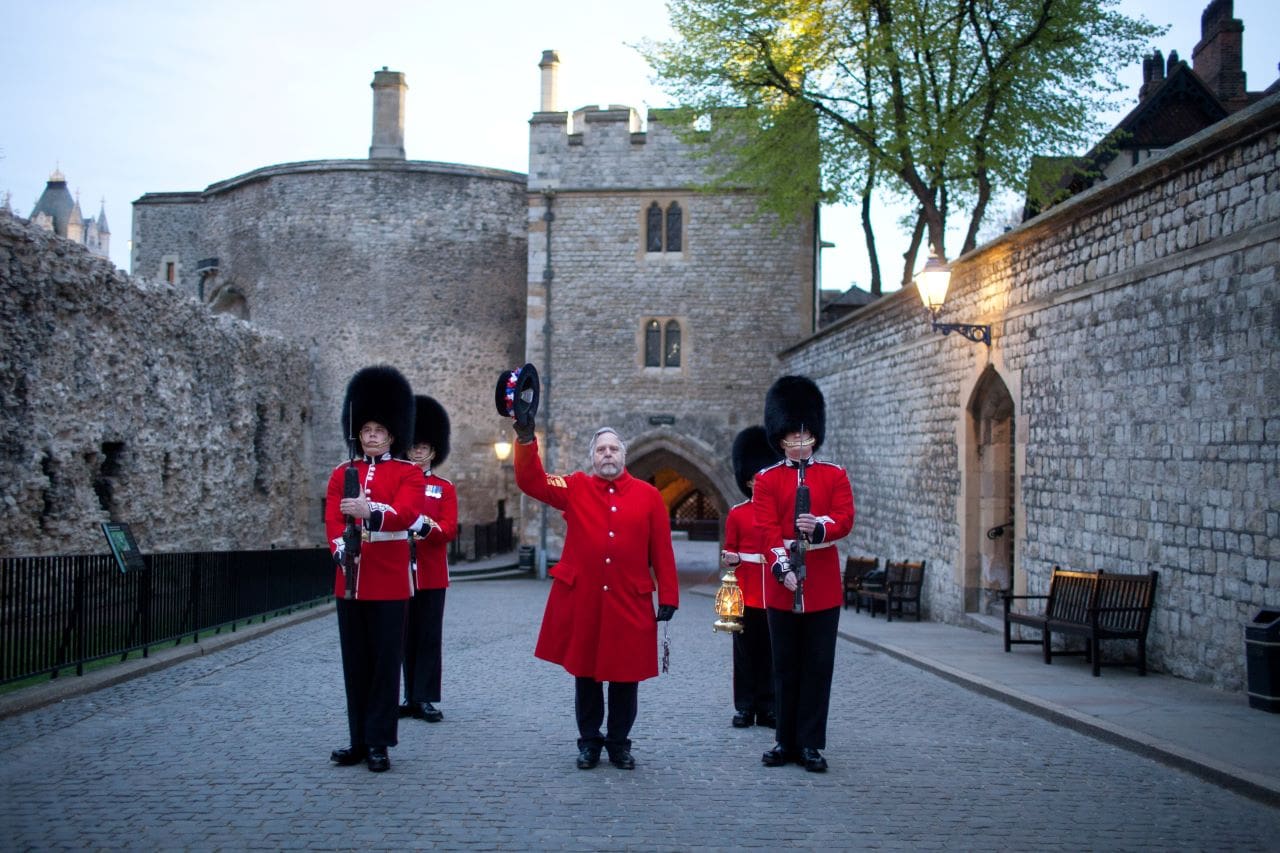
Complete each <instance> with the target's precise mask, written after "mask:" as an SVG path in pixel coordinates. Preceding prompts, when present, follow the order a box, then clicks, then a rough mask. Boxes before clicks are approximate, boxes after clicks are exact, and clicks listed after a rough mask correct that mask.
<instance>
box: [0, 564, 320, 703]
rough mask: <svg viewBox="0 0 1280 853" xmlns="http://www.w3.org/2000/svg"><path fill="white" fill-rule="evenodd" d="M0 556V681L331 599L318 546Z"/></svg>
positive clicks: (79, 666)
mask: <svg viewBox="0 0 1280 853" xmlns="http://www.w3.org/2000/svg"><path fill="white" fill-rule="evenodd" d="M145 562H146V568H145V569H142V570H140V571H131V572H121V571H120V569H119V567H118V564H117V563H116V561H115V559H114V558H113V557H111V555H109V554H104V555H92V554H90V555H79V556H68V557H4V558H0V684H4V683H7V682H10V681H16V680H19V679H23V678H29V677H31V676H36V675H45V674H50V675H52V676H53V677H55V678H56V677H57V675H58V671H59V670H62V669H68V668H70V667H75V670H76V674H77V675H83V674H84V665H85V664H86V663H88V662H90V661H95V660H101V659H104V658H108V657H112V656H115V655H120V656H121V660H124V659H125V658H127V657H128V655H129V653H131V652H135V651H140V652H142V655H143V656H144V657H145V656H146V655H147V651H148V649H149V648H150V647H151V646H155V645H159V644H162V643H169V642H174V641H178V642H181V641H182V640H183V639H184V638H185V637H187V636H190V637H191V638H192V640H193V641H194V640H196V639H197V638H198V634H199V633H200V632H201V631H207V630H212V629H220V628H223V627H226V626H231V628H232V630H234V628H235V625H236V623H237V622H245V621H247V620H250V619H252V618H254V617H257V616H262V617H263V618H264V619H265V618H266V617H267V616H271V615H275V614H279V613H286V612H290V611H292V610H294V609H296V608H298V607H304V606H311V605H315V604H318V603H321V602H323V601H324V600H326V599H327V598H329V597H330V596H332V595H333V573H334V568H333V559H332V558H331V557H330V556H329V551H328V550H327V549H324V548H306V549H297V550H278V551H231V552H199V553H182V554H149V555H147V556H146V557H145Z"/></svg>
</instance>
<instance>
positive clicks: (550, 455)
mask: <svg viewBox="0 0 1280 853" xmlns="http://www.w3.org/2000/svg"><path fill="white" fill-rule="evenodd" d="M555 200H556V194H555V191H554V190H543V191H542V204H543V210H542V221H543V222H545V223H546V231H547V245H546V265H545V266H543V268H542V287H543V291H544V293H545V297H544V299H545V300H546V301H545V304H544V315H543V320H542V371H541V373H540V375H541V377H542V400H541V403H540V405H539V409H540V410H541V411H542V412H543V413H545V414H544V417H543V421H542V425H543V429H544V430H545V431H546V432H545V435H546V437H547V457H546V467H547V470H548V471H555V470H556V449H555V448H556V439H555V435H556V433H555V430H554V429H553V421H552V413H553V412H554V409H553V408H552V406H551V390H552V387H553V386H554V384H555V383H554V380H553V379H552V373H553V372H552V370H551V342H552V334H551V332H552V327H551V280H552V279H553V278H555V273H554V272H553V271H552V268H551V223H553V222H555V219H556V215H555V212H554V211H553V210H552V207H553V206H554V205H555ZM539 503H540V505H541V515H540V516H539V521H538V579H539V580H546V579H547V512H548V507H547V505H546V504H545V503H542V502H539Z"/></svg>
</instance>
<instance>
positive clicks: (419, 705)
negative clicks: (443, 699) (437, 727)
mask: <svg viewBox="0 0 1280 853" xmlns="http://www.w3.org/2000/svg"><path fill="white" fill-rule="evenodd" d="M413 718H414V719H415V720H426V721H427V722H428V723H438V722H440V721H441V720H443V719H444V714H443V713H441V711H440V709H439V708H437V707H436V706H435V705H432V704H431V703H430V702H414V703H413Z"/></svg>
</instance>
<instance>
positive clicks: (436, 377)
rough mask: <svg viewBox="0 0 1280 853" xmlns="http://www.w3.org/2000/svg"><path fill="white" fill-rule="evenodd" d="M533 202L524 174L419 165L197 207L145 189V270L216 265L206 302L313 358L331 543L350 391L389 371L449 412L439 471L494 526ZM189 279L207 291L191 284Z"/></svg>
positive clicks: (316, 174) (252, 191)
mask: <svg viewBox="0 0 1280 853" xmlns="http://www.w3.org/2000/svg"><path fill="white" fill-rule="evenodd" d="M184 196H185V197H186V198H188V202H187V203H186V205H183V204H182V203H181V200H182V198H183V197H184ZM524 206H525V178H524V176H523V175H519V174H515V173H511V172H503V171H498V170H493V169H481V168H476V167H469V166H457V165H452V164H443V163H427V162H417V161H386V160H379V161H369V160H340V161H319V162H310V163H292V164H284V165H280V166H272V167H267V168H264V169H259V170H256V171H254V172H250V173H248V174H246V175H241V176H238V177H236V178H232V179H230V180H227V181H223V182H221V183H217V184H214V185H212V186H210V187H209V188H208V189H207V190H205V191H204V192H203V193H200V194H198V197H197V198H195V199H191V198H190V195H189V194H184V195H183V196H178V197H177V198H175V197H174V196H173V194H165V195H160V196H156V197H152V196H143V198H141V199H139V201H138V202H136V203H135V211H136V213H135V216H136V218H137V221H139V222H141V223H142V226H141V227H140V228H139V229H138V230H140V231H143V232H145V233H144V234H143V236H142V238H141V242H142V248H141V249H140V250H138V251H136V252H135V259H134V263H135V268H138V269H142V270H149V269H153V268H160V265H161V258H163V257H164V256H166V255H168V254H171V253H177V254H178V255H179V256H180V257H181V259H182V263H181V269H182V270H183V271H184V273H185V271H187V270H193V269H194V267H195V262H196V261H198V260H200V259H204V258H211V257H216V258H218V259H219V260H218V263H219V268H218V273H217V275H216V277H214V278H213V279H211V280H209V281H207V282H206V284H205V294H204V296H205V299H206V300H208V301H217V300H219V299H222V298H224V297H226V295H227V294H236V295H237V297H238V298H239V299H241V300H243V305H244V310H245V311H246V312H247V314H248V318H249V319H250V321H251V322H252V323H253V325H255V326H257V327H260V328H264V329H270V330H273V331H276V332H278V333H279V334H281V335H284V336H286V337H288V338H289V339H290V340H292V341H293V342H294V343H295V344H296V345H297V346H299V347H300V348H301V349H302V350H303V351H304V352H305V353H306V354H307V357H308V358H309V360H310V361H311V364H312V370H311V372H310V374H309V377H307V379H308V381H309V383H310V384H309V385H308V387H305V388H301V389H299V391H298V393H303V394H305V395H307V397H308V399H310V400H311V401H312V408H313V411H314V420H312V421H311V422H310V423H309V425H308V428H309V435H308V440H309V447H308V452H309V454H310V459H311V470H310V472H309V477H308V483H309V487H310V501H309V505H310V509H309V513H310V515H309V517H310V518H312V519H314V520H315V522H316V524H315V525H313V526H314V530H313V534H315V535H322V530H321V529H320V527H319V525H318V522H319V520H320V518H321V510H320V503H319V502H320V500H321V499H322V497H323V491H324V485H325V482H326V481H327V477H328V475H329V472H330V471H331V470H332V468H333V466H334V465H335V464H336V463H338V462H339V461H340V460H342V459H344V458H345V453H346V448H345V445H344V443H343V441H342V439H343V436H342V433H341V427H340V411H339V410H340V408H341V404H342V398H343V392H344V390H345V386H346V382H347V380H348V379H349V378H350V377H351V375H352V374H353V373H354V372H355V371H356V370H357V369H359V368H360V367H362V366H364V365H367V364H373V363H379V362H384V363H389V364H393V365H395V366H397V367H398V368H400V370H402V371H403V372H404V374H405V376H406V377H407V378H408V379H409V381H410V383H411V384H412V385H413V388H414V391H415V393H420V394H429V395H431V396H433V397H435V398H436V399H438V400H439V401H440V402H441V403H442V404H443V405H444V406H445V408H446V409H447V410H448V411H449V414H450V419H451V422H452V428H453V436H452V451H451V454H450V457H449V459H448V460H447V461H446V463H445V464H444V465H443V466H441V467H440V469H439V470H438V473H439V474H441V475H442V476H444V477H447V478H449V479H450V480H452V481H453V482H454V484H455V485H456V486H457V488H458V500H459V514H460V518H461V519H462V520H463V522H464V523H467V524H470V523H475V522H486V521H490V520H492V519H493V518H494V517H495V515H496V512H497V509H496V500H497V499H498V498H500V497H501V496H502V495H503V492H502V482H501V476H502V474H501V471H500V469H499V467H498V463H497V460H496V459H495V457H494V454H493V442H494V440H495V439H496V438H497V437H498V433H499V428H500V424H497V423H495V419H496V416H495V414H494V411H493V402H492V400H493V383H494V382H495V381H496V379H497V374H498V371H499V370H501V369H502V367H503V366H507V365H511V364H514V363H516V361H517V360H518V359H520V358H521V357H522V356H523V354H524V314H525V311H524V279H525V255H526V244H527V237H526V231H525V216H524ZM184 207H185V209H184ZM193 222H195V223H198V224H196V225H195V227H191V226H192V223H193ZM182 281H183V284H182V286H183V288H184V289H187V290H188V292H192V293H194V292H195V290H194V287H195V279H194V278H192V279H189V278H187V277H186V276H185V275H184V277H183V280H182ZM301 378H302V377H299V379H301ZM466 535H467V536H469V528H468V532H467V533H466Z"/></svg>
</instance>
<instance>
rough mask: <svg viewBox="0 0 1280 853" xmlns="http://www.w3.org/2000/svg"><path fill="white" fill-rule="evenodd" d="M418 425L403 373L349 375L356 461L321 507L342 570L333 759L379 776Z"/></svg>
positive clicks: (336, 476) (403, 592)
mask: <svg viewBox="0 0 1280 853" xmlns="http://www.w3.org/2000/svg"><path fill="white" fill-rule="evenodd" d="M413 421H414V405H413V391H412V390H411V389H410V387H409V382H408V381H407V380H406V379H405V378H404V376H402V375H401V374H400V372H399V371H398V370H396V369H395V368H393V367H388V366H386V365H377V366H374V367H366V368H364V369H363V370H361V371H359V372H358V373H356V375H355V376H353V377H351V381H350V382H349V383H348V384H347V393H346V398H345V399H344V400H343V403H342V433H343V436H344V438H346V439H347V440H348V441H349V442H350V443H351V451H350V452H351V454H352V458H351V459H350V461H348V462H344V463H342V464H341V465H339V466H338V467H336V468H334V469H333V474H332V475H331V476H330V477H329V488H328V492H327V495H326V500H325V531H326V533H327V535H328V538H329V547H330V550H331V552H332V553H333V557H334V561H335V562H336V563H337V566H338V569H337V571H336V573H335V580H334V595H335V596H337V599H338V635H339V639H340V640H341V645H342V676H343V681H344V683H345V685H346V691H347V725H348V727H349V728H350V734H351V743H350V745H349V746H347V747H345V748H343V749H337V750H334V752H333V754H332V755H330V756H329V758H330V760H331V761H333V762H334V763H336V764H339V765H343V766H348V765H353V764H359V763H361V762H366V763H367V764H368V766H369V769H370V770H372V771H374V772H381V771H384V770H387V769H389V768H390V766H391V761H390V759H389V758H388V757H387V748H388V747H392V746H395V745H396V726H397V723H398V720H399V716H398V714H397V710H396V707H397V700H398V694H399V692H400V666H401V659H402V653H403V648H404V647H403V643H404V624H405V613H406V611H407V609H408V601H409V598H410V597H411V596H412V594H413V585H412V579H411V576H410V569H409V529H410V528H411V527H413V526H414V525H420V524H421V519H420V516H421V507H422V495H423V491H424V489H425V486H426V484H425V483H424V482H423V478H422V470H421V469H420V468H418V466H416V465H414V464H412V463H411V462H409V461H408V460H407V459H405V455H406V454H407V453H408V451H409V445H410V442H411V441H412V440H413V435H414V433H413ZM353 551H356V552H358V553H357V554H356V555H355V556H354V558H352V554H351V553H350V552H353ZM349 558H350V559H349ZM348 574H350V575H351V577H352V582H351V583H350V584H349V583H348Z"/></svg>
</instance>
